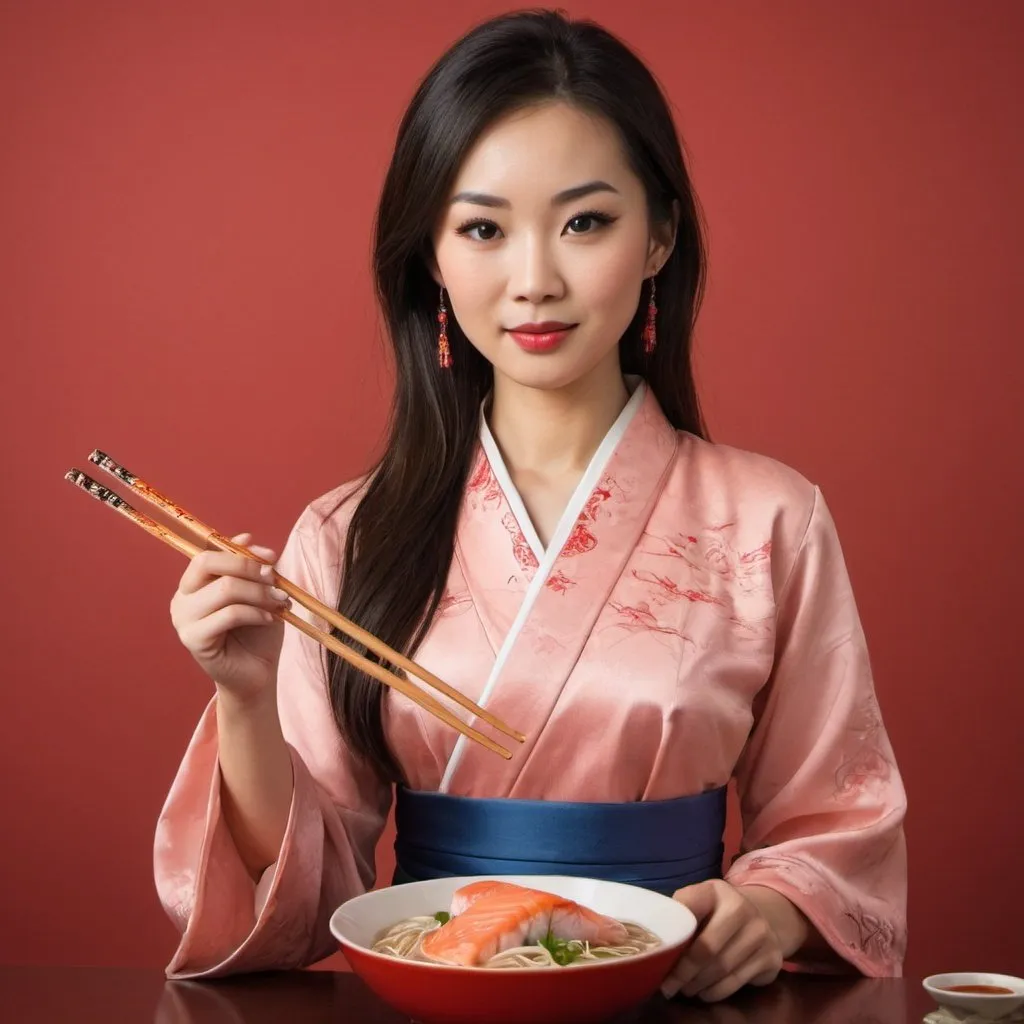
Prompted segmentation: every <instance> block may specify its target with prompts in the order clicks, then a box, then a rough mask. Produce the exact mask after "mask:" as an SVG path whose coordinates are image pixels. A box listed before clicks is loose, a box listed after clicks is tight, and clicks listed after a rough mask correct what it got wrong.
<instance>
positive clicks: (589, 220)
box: [565, 212, 613, 235]
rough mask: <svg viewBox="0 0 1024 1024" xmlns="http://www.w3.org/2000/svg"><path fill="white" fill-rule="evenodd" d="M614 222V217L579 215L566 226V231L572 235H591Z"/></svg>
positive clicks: (598, 214) (601, 214) (594, 214)
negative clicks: (597, 229)
mask: <svg viewBox="0 0 1024 1024" xmlns="http://www.w3.org/2000/svg"><path fill="white" fill-rule="evenodd" d="M612 220H613V218H612V217H609V216H607V215H606V214H603V213H596V212H595V213H578V214H577V215H576V216H575V217H573V219H572V220H571V221H569V223H568V224H566V226H565V230H566V232H567V233H568V234H570V235H589V234H590V233H591V232H592V231H594V230H595V229H596V228H603V227H605V226H606V225H608V224H611V222H612Z"/></svg>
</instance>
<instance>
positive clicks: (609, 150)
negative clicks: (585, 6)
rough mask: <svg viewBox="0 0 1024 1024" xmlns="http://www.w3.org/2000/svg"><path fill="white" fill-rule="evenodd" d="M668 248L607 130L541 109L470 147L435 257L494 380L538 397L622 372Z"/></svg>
mask: <svg viewBox="0 0 1024 1024" xmlns="http://www.w3.org/2000/svg"><path fill="white" fill-rule="evenodd" d="M667 233H668V234H670V232H667ZM669 241H670V239H668V238H661V239H660V240H659V239H658V238H656V237H655V235H654V233H652V225H651V220H650V216H649V212H648V206H647V201H646V196H645V194H644V189H643V185H642V184H641V182H640V179H639V178H638V177H637V176H636V174H635V173H634V172H633V171H632V169H631V168H630V167H629V164H628V163H627V161H626V157H625V154H624V152H623V149H622V144H621V142H620V141H619V138H618V136H617V134H616V132H615V129H614V128H613V127H612V126H611V125H610V124H609V123H608V122H606V121H604V120H603V119H600V118H597V117H595V116H593V115H589V114H587V113H584V112H582V111H580V110H578V109H577V108H575V107H572V106H569V105H567V104H564V103H548V104H544V105H541V106H535V107H530V108H528V109H526V110H523V111H519V112H517V113H514V114H511V115H509V116H507V117H505V118H502V119H501V120H499V121H498V122H496V123H495V124H494V125H492V126H491V127H490V128H489V129H488V130H487V131H486V132H485V133H484V134H483V135H482V136H481V137H480V139H479V140H478V141H477V143H476V145H475V146H474V147H473V148H472V149H471V150H470V152H469V153H468V154H467V156H466V159H465V161H464V162H463V164H462V167H461V168H460V170H459V173H458V176H457V178H456V181H455V185H454V187H453V189H452V192H451V196H450V201H449V203H448V206H447V208H446V209H445V211H444V214H443V215H442V217H441V220H440V223H439V224H438V226H437V229H436V231H435V234H434V254H435V259H436V262H437V267H436V270H437V276H438V278H439V280H440V282H441V283H442V284H443V285H444V287H445V288H446V289H447V290H448V295H449V301H450V308H451V311H452V313H453V314H454V316H455V318H456V319H457V320H458V323H459V326H460V327H461V328H462V330H463V332H464V333H465V335H466V337H467V338H469V340H470V341H471V342H472V344H473V345H474V346H475V347H476V348H477V349H479V351H480V352H481V353H482V354H483V355H484V356H485V357H486V358H487V359H488V360H489V361H490V362H491V363H492V364H493V366H494V371H495V374H496V376H497V377H501V376H504V377H507V378H510V379H511V380H512V381H515V382H516V383H517V384H520V385H523V386H526V387H532V388H541V389H546V390H547V389H555V388H564V387H569V386H570V385H573V384H575V383H577V382H580V381H582V380H583V378H586V377H588V376H590V375H592V374H594V373H606V372H607V373H612V372H614V373H616V374H617V373H618V365H619V362H618V358H619V357H618V342H619V339H620V337H621V336H622V334H623V332H624V331H625V330H626V328H627V326H628V325H629V323H630V321H631V320H632V318H633V316H634V314H635V313H636V309H637V304H638V302H639V301H640V296H641V289H642V285H643V281H644V278H646V277H650V276H651V275H653V274H655V273H656V272H657V271H658V270H659V269H660V268H661V266H662V264H663V263H664V262H665V260H666V259H667V258H668V254H669V251H670V247H669V246H668V245H666V242H669ZM645 294H646V293H645Z"/></svg>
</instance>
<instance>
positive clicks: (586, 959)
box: [370, 916, 661, 970]
mask: <svg viewBox="0 0 1024 1024" xmlns="http://www.w3.org/2000/svg"><path fill="white" fill-rule="evenodd" d="M622 923H623V925H624V926H625V928H626V932H627V934H628V938H627V941H626V942H623V943H620V944H619V945H617V946H591V945H590V943H589V942H584V941H580V940H571V941H569V942H567V943H566V944H565V947H566V948H567V949H569V950H571V951H572V952H573V953H574V954H576V956H575V959H573V961H572V963H571V964H569V965H568V966H570V967H572V966H575V965H576V964H583V963H594V962H595V961H599V960H607V959H612V958H615V957H625V956H636V955H637V954H638V953H646V952H647V951H648V950H649V949H654V948H655V947H656V946H660V945H661V939H659V938H658V936H657V935H655V934H654V933H653V932H650V931H648V930H647V929H646V928H642V927H641V926H640V925H638V924H630V923H629V922H626V921H624V922H622ZM440 927H441V923H440V921H438V920H437V918H436V917H432V916H431V917H427V916H424V917H408V918H405V919H404V920H402V921H399V922H398V923H397V924H395V925H392V926H391V927H390V928H388V929H386V930H385V931H384V932H383V934H381V935H380V936H378V938H377V939H376V940H375V941H374V943H373V945H372V946H371V947H370V948H371V949H372V950H373V952H374V953H384V954H386V955H388V956H393V957H397V958H398V959H400V960H419V961H423V962H425V963H437V961H436V960H432V959H431V958H430V957H427V956H425V955H424V954H423V953H422V951H421V949H420V943H421V942H422V940H423V936H424V935H426V934H427V933H428V932H432V931H434V929H435V928H440ZM480 966H481V967H483V968H485V969H486V968H495V969H499V970H500V969H505V970H507V969H509V968H515V967H561V966H563V965H562V964H560V963H558V961H557V960H555V958H554V957H553V956H552V954H551V952H550V950H549V949H548V948H547V947H546V946H542V945H539V944H538V945H531V946H516V947H515V948H513V949H505V950H502V952H500V953H496V954H495V955H494V956H492V957H491V958H490V959H489V960H488V961H487V963H485V964H481V965H480Z"/></svg>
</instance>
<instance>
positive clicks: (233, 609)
mask: <svg viewBox="0 0 1024 1024" xmlns="http://www.w3.org/2000/svg"><path fill="white" fill-rule="evenodd" d="M273 621H274V616H273V615H272V614H271V613H270V612H269V611H267V610H266V609H265V608H255V607H253V605H251V604H232V605H228V607H227V608H221V609H220V610H219V611H216V612H214V613H213V614H212V615H208V616H207V617H206V618H205V619H199V620H198V621H197V622H193V623H192V624H191V625H190V626H188V627H186V628H185V629H183V630H182V631H181V633H180V634H179V635H180V637H181V642H182V643H183V644H184V645H185V646H186V647H187V648H188V649H189V650H190V651H192V652H193V654H200V655H204V654H211V653H214V652H216V651H217V650H219V648H220V646H221V643H222V638H223V636H224V634H225V633H230V632H231V630H233V629H238V628H240V627H241V626H268V625H270V624H271V623H272V622H273Z"/></svg>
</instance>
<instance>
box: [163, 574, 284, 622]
mask: <svg viewBox="0 0 1024 1024" xmlns="http://www.w3.org/2000/svg"><path fill="white" fill-rule="evenodd" d="M233 604H247V605H251V606H252V607H254V608H264V609H266V610H267V611H270V612H275V611H278V610H280V609H281V608H287V607H288V606H289V605H290V604H291V601H290V600H289V599H288V595H287V594H286V593H285V592H284V591H283V590H279V589H278V588H277V587H272V586H270V585H269V584H265V583H255V582H253V581H252V580H241V579H238V577H237V576H219V577H217V579H214V580H211V581H210V582H209V583H207V584H206V586H205V587H203V588H202V589H201V590H197V591H196V592H195V593H194V594H189V595H188V596H187V597H186V598H185V600H184V601H182V602H181V604H180V605H179V606H178V607H177V608H176V609H175V612H176V615H175V617H176V618H177V619H179V620H181V619H185V620H186V621H191V622H195V621H198V620H199V619H205V618H207V617H208V616H210V615H212V614H213V613H214V612H216V611H220V609H221V608H227V607H228V606H229V605H233Z"/></svg>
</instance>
